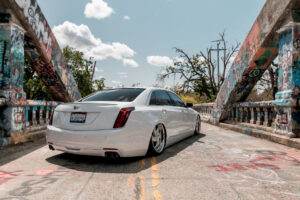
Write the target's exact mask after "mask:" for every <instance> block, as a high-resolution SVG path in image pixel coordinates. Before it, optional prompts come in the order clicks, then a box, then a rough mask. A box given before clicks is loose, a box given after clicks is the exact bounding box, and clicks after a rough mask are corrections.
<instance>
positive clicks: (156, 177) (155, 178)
mask: <svg viewBox="0 0 300 200" xmlns="http://www.w3.org/2000/svg"><path fill="white" fill-rule="evenodd" d="M151 169H152V187H153V188H155V187H157V186H158V185H159V184H160V180H159V174H158V167H157V162H156V158H155V157H152V159H151ZM152 194H153V197H154V200H162V196H161V193H160V191H159V190H155V191H154V192H153V193H152Z"/></svg>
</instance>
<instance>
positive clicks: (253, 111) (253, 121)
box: [250, 107, 257, 124]
mask: <svg viewBox="0 0 300 200" xmlns="http://www.w3.org/2000/svg"><path fill="white" fill-rule="evenodd" d="M250 109H251V120H250V123H251V124H256V119H257V113H256V109H255V108H254V107H251V108H250Z"/></svg>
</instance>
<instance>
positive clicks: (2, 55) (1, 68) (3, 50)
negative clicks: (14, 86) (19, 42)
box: [0, 28, 10, 89]
mask: <svg viewBox="0 0 300 200" xmlns="http://www.w3.org/2000/svg"><path fill="white" fill-rule="evenodd" d="M8 36H9V31H8V30H7V29H5V28H3V29H2V30H0V89H8V87H9V86H10V84H9V81H10V66H9V64H10V63H9V49H10V43H9V42H8Z"/></svg>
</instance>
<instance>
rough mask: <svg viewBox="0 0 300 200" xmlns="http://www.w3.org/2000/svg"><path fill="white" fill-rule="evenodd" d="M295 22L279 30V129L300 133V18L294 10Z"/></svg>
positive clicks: (291, 135)
mask: <svg viewBox="0 0 300 200" xmlns="http://www.w3.org/2000/svg"><path fill="white" fill-rule="evenodd" d="M292 18H293V20H294V21H293V22H289V23H288V24H287V25H285V26H284V27H282V28H281V29H280V30H279V31H278V33H279V74H278V77H279V78H278V90H279V91H278V93H277V94H276V100H275V106H276V112H277V117H276V125H275V133H277V134H281V135H286V136H288V137H300V23H299V22H295V21H296V20H299V19H300V15H299V12H293V14H292Z"/></svg>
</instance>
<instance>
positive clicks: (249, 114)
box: [227, 101, 276, 128]
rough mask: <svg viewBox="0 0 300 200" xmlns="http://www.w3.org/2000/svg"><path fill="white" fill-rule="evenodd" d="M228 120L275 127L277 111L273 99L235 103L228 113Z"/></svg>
mask: <svg viewBox="0 0 300 200" xmlns="http://www.w3.org/2000/svg"><path fill="white" fill-rule="evenodd" d="M227 116H228V120H229V121H233V122H237V123H249V124H255V125H260V126H265V127H273V128H274V127H275V119H276V111H275V105H274V102H273V101H263V102H243V103H236V104H234V105H233V106H232V107H231V109H230V110H229V111H228V113H227Z"/></svg>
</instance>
